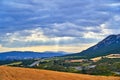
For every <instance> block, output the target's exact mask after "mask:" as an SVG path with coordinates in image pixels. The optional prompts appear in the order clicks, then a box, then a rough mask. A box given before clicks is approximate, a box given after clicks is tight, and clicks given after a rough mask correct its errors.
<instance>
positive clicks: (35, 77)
mask: <svg viewBox="0 0 120 80" xmlns="http://www.w3.org/2000/svg"><path fill="white" fill-rule="evenodd" d="M0 80H120V78H119V77H103V76H90V75H83V74H73V73H64V72H55V71H48V70H37V69H28V68H15V67H5V66H1V67H0Z"/></svg>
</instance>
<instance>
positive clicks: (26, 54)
mask: <svg viewBox="0 0 120 80" xmlns="http://www.w3.org/2000/svg"><path fill="white" fill-rule="evenodd" d="M65 54H67V53H66V52H61V51H60V52H51V51H47V52H32V51H11V52H4V53H0V60H14V59H15V60H19V59H34V58H46V57H47V58H49V57H55V56H63V55H65Z"/></svg>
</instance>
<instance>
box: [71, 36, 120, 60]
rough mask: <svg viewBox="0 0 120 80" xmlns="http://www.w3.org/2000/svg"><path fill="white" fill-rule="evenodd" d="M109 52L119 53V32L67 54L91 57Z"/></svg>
mask: <svg viewBox="0 0 120 80" xmlns="http://www.w3.org/2000/svg"><path fill="white" fill-rule="evenodd" d="M109 54H120V34H118V35H110V36H108V37H106V38H105V39H104V40H102V41H100V42H99V43H98V44H96V45H94V46H92V47H90V48H88V49H87V50H84V51H82V52H80V53H77V54H71V55H69V56H85V57H90V58H91V57H98V56H105V55H109Z"/></svg>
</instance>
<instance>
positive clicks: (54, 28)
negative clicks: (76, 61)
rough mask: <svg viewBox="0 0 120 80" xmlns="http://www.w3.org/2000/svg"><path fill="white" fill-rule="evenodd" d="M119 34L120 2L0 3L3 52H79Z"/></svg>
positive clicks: (0, 47) (0, 48)
mask: <svg viewBox="0 0 120 80" xmlns="http://www.w3.org/2000/svg"><path fill="white" fill-rule="evenodd" d="M111 34H120V0H0V52H7V51H35V52H44V51H65V52H69V53H74V52H80V51H82V50H85V49H87V48H88V47H90V46H92V45H94V44H96V43H98V42H99V41H101V40H102V39H104V38H105V37H107V36H108V35H111Z"/></svg>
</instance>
